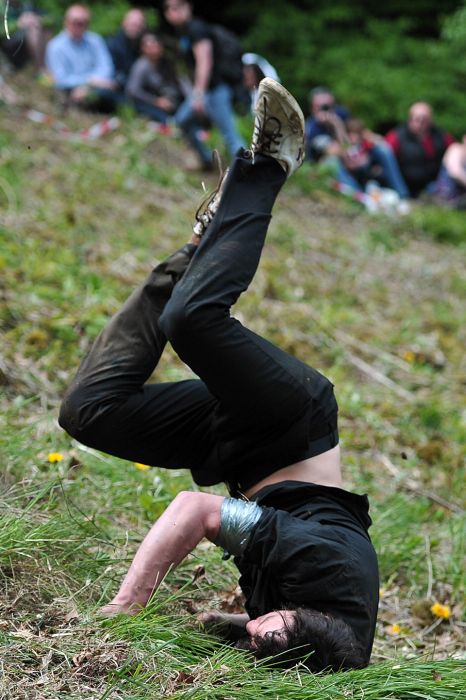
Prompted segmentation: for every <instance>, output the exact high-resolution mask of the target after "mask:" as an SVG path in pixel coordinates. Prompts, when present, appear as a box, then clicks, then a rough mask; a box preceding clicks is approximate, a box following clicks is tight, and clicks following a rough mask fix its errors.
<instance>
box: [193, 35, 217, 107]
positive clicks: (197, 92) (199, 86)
mask: <svg viewBox="0 0 466 700" xmlns="http://www.w3.org/2000/svg"><path fill="white" fill-rule="evenodd" d="M193 54H194V58H195V61H196V65H195V68H194V86H193V100H192V103H193V107H194V109H195V110H196V111H204V96H205V93H206V92H207V88H208V87H209V82H210V76H211V75H212V68H213V61H214V57H213V46H212V42H211V40H210V39H201V41H198V42H196V43H195V44H194V46H193Z"/></svg>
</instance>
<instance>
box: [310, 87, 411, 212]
mask: <svg viewBox="0 0 466 700" xmlns="http://www.w3.org/2000/svg"><path fill="white" fill-rule="evenodd" d="M310 108H311V115H310V117H308V119H307V120H306V132H305V133H306V153H307V157H308V158H309V159H310V160H314V161H316V160H320V159H322V158H323V159H324V160H325V162H326V163H328V164H330V165H332V167H333V168H334V170H335V177H336V179H337V180H338V182H339V183H341V184H343V185H346V186H348V187H351V188H352V189H354V190H360V191H362V190H364V189H365V187H366V185H367V183H368V182H369V180H376V181H377V182H378V183H379V184H380V185H383V186H384V187H388V188H389V189H391V190H394V191H395V192H396V193H397V194H398V196H399V197H400V198H401V199H406V198H408V197H409V191H408V188H407V186H406V183H405V182H404V180H403V177H402V175H401V172H400V169H399V167H398V163H397V161H396V158H395V156H394V155H393V152H392V150H391V148H390V147H389V146H387V144H386V143H385V141H384V139H383V138H382V137H381V136H378V135H377V134H374V133H373V132H371V131H369V129H366V128H365V127H364V125H363V124H362V122H361V121H360V120H356V119H350V113H349V110H348V109H346V108H345V107H343V106H341V105H337V104H336V102H335V97H334V95H333V93H332V92H331V91H330V90H329V89H328V88H324V87H318V88H315V89H314V90H312V91H311V105H310ZM348 125H349V126H350V133H349V132H348Z"/></svg>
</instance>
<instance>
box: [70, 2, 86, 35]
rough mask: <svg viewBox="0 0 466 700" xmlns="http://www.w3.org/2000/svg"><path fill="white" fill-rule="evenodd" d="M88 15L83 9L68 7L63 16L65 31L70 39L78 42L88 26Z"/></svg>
mask: <svg viewBox="0 0 466 700" xmlns="http://www.w3.org/2000/svg"><path fill="white" fill-rule="evenodd" d="M89 20H90V15H89V12H88V11H87V10H86V8H84V7H79V6H76V7H70V9H69V10H68V12H67V13H66V15H65V29H66V31H67V32H68V34H69V35H70V36H71V38H72V39H75V40H79V39H81V38H82V36H83V34H84V32H85V31H86V29H87V27H88V26H89Z"/></svg>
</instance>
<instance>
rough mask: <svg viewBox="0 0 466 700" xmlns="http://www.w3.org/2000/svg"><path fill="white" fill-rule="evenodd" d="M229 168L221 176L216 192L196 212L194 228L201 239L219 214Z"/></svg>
mask: <svg viewBox="0 0 466 700" xmlns="http://www.w3.org/2000/svg"><path fill="white" fill-rule="evenodd" d="M228 170H229V169H228V168H227V169H226V170H225V172H224V173H222V174H221V175H220V179H219V183H218V186H217V189H216V190H215V192H213V193H212V194H211V195H209V196H208V198H207V199H206V200H205V201H204V202H203V203H202V204H201V206H200V207H199V209H198V210H197V212H196V223H195V224H194V226H193V231H194V233H195V234H196V236H199V237H201V236H202V235H203V234H204V231H205V230H206V228H207V226H208V225H209V224H210V222H211V221H212V219H213V218H214V216H215V214H216V213H217V209H218V206H219V204H220V200H221V199H222V193H223V188H224V187H225V182H226V179H227V175H228Z"/></svg>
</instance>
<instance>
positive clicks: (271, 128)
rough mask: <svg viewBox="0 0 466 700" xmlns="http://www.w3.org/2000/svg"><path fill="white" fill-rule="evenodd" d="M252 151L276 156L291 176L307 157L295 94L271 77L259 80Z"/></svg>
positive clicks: (302, 125) (302, 120)
mask: <svg viewBox="0 0 466 700" xmlns="http://www.w3.org/2000/svg"><path fill="white" fill-rule="evenodd" d="M251 150H252V152H253V154H255V153H261V154H262V155H263V156H270V157H271V158H275V160H277V161H278V162H279V163H280V165H281V166H282V168H283V169H284V171H285V172H286V174H287V175H288V177H289V176H290V175H291V174H292V173H294V171H295V170H297V169H298V168H299V167H300V165H302V162H303V160H304V116H303V113H302V111H301V108H300V106H299V105H298V103H297V102H296V100H295V98H294V97H293V95H291V93H289V92H288V90H286V89H285V88H284V87H283V85H280V83H277V81H276V80H272V78H264V79H263V80H261V82H260V83H259V93H258V97H257V104H256V118H255V121H254V132H253V136H252V144H251Z"/></svg>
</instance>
